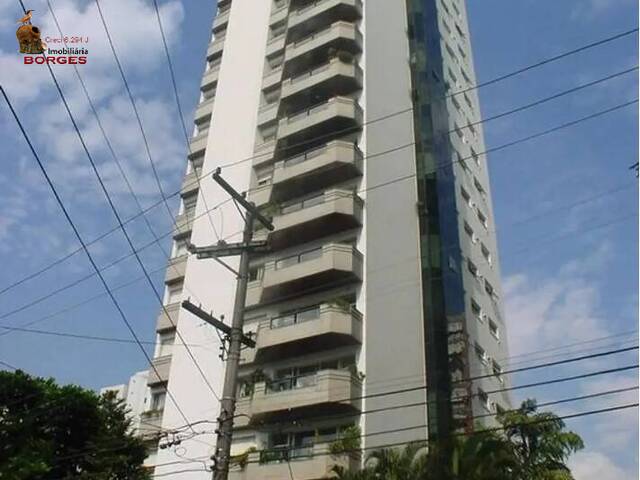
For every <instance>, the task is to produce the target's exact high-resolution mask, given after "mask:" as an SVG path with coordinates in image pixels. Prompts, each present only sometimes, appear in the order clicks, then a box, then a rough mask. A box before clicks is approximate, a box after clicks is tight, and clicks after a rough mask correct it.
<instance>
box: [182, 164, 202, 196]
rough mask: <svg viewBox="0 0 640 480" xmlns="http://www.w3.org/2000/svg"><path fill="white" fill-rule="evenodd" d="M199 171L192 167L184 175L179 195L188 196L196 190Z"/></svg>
mask: <svg viewBox="0 0 640 480" xmlns="http://www.w3.org/2000/svg"><path fill="white" fill-rule="evenodd" d="M200 173H201V172H199V171H197V170H193V169H192V170H191V171H190V172H189V173H187V174H186V175H185V176H184V179H183V180H182V187H181V188H180V195H181V196H182V197H188V196H189V195H191V194H193V193H195V192H197V191H198V189H199V188H200V178H199V177H198V176H199V175H200Z"/></svg>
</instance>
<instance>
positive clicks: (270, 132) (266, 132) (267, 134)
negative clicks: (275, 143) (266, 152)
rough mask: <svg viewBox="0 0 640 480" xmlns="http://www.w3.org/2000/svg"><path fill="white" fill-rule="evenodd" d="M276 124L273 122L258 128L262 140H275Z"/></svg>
mask: <svg viewBox="0 0 640 480" xmlns="http://www.w3.org/2000/svg"><path fill="white" fill-rule="evenodd" d="M276 131H277V126H276V124H275V123H274V124H273V125H269V126H268V127H265V128H263V129H261V130H260V134H261V135H262V141H263V142H269V141H271V140H275V138H276Z"/></svg>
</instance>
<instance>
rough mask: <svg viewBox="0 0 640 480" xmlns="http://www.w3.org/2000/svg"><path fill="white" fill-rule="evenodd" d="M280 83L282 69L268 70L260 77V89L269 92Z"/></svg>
mask: <svg viewBox="0 0 640 480" xmlns="http://www.w3.org/2000/svg"><path fill="white" fill-rule="evenodd" d="M281 81H282V67H279V68H274V69H273V70H269V71H267V72H266V73H264V74H263V75H262V89H263V90H271V89H272V88H273V87H275V86H276V85H277V84H279V83H280V82H281Z"/></svg>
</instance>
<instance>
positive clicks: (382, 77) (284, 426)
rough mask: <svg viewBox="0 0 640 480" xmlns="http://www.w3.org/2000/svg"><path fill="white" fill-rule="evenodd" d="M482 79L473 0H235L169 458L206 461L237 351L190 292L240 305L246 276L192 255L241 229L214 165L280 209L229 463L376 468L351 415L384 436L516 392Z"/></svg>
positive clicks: (174, 380)
mask: <svg viewBox="0 0 640 480" xmlns="http://www.w3.org/2000/svg"><path fill="white" fill-rule="evenodd" d="M475 83H476V80H475V74H474V68H473V59H472V54H471V47H470V37H469V29H468V24H467V18H466V8H465V5H464V2H463V0H315V1H308V0H288V1H287V0H277V1H274V0H221V1H219V2H218V14H217V16H216V18H215V20H214V24H213V35H212V42H211V44H210V45H209V48H208V51H207V62H206V69H205V72H204V75H203V80H202V84H201V102H200V104H199V106H198V108H197V110H196V114H195V125H196V129H195V134H194V137H193V139H192V141H191V147H190V154H189V162H188V164H189V166H188V168H187V172H186V176H185V181H184V183H183V188H182V205H181V210H180V215H179V217H178V219H177V224H178V226H177V228H176V231H175V234H174V247H173V258H172V259H171V260H170V266H169V268H168V269H167V274H166V279H165V283H166V293H165V308H166V313H168V315H167V314H166V313H165V311H163V312H162V313H161V314H160V315H159V317H158V323H157V333H158V347H157V349H156V356H155V359H154V366H155V368H156V370H157V372H158V374H156V373H155V372H150V373H149V376H148V380H147V384H148V388H149V398H150V399H155V400H154V402H155V403H154V405H156V407H158V408H150V407H149V408H148V411H149V412H153V416H154V420H155V421H156V422H157V425H158V426H161V427H162V428H163V429H165V431H173V430H180V431H184V432H189V434H188V435H187V434H186V433H185V440H184V442H182V443H181V445H180V449H175V448H165V449H160V450H158V451H157V452H155V453H153V454H152V455H151V456H150V460H149V464H150V465H155V470H154V471H155V473H156V474H157V475H165V476H167V478H172V479H174V478H175V479H180V480H183V479H185V480H204V479H206V478H209V477H210V475H211V473H210V472H207V471H206V470H205V468H204V464H203V463H201V462H205V464H209V465H210V464H211V462H210V461H209V460H208V459H209V457H210V456H211V455H212V454H213V452H214V448H215V445H214V443H215V434H214V430H215V428H216V423H215V421H216V417H217V415H218V412H219V405H218V401H217V399H216V398H215V396H214V394H213V393H212V391H211V388H210V386H211V387H213V389H214V390H215V391H216V393H217V394H220V393H221V390H222V388H221V386H222V378H223V375H224V364H223V363H222V362H221V361H220V359H219V358H218V353H219V352H218V348H217V345H216V342H217V335H216V334H215V332H214V331H213V330H212V328H211V327H209V326H206V325H204V324H203V323H202V322H201V321H200V320H198V319H197V318H196V317H194V316H193V315H192V314H190V313H189V312H187V311H185V310H184V309H181V308H180V302H181V301H182V300H184V299H186V298H190V299H191V301H192V302H194V303H200V304H201V305H202V307H203V308H205V309H206V310H211V311H212V312H213V314H214V315H216V316H221V315H225V316H226V317H227V318H230V316H231V312H232V306H233V300H234V292H235V281H236V278H235V275H234V274H233V273H232V272H230V271H229V270H227V269H226V268H224V267H223V266H221V265H220V264H218V263H216V262H215V261H213V260H198V259H196V258H195V257H194V256H189V255H187V254H186V244H187V242H190V243H192V244H195V245H197V246H203V245H210V244H213V243H215V242H216V241H218V240H219V239H225V240H227V241H234V240H235V241H237V240H238V239H239V237H240V235H239V233H240V232H241V230H242V226H243V225H242V219H241V218H240V216H239V215H238V213H237V211H236V209H235V207H234V206H233V204H232V203H231V202H228V201H227V200H228V197H227V196H226V194H225V193H224V191H223V190H222V189H220V188H219V187H218V186H217V185H216V184H215V182H213V181H212V180H211V178H210V175H209V174H210V173H211V172H213V171H214V170H215V169H216V168H217V167H222V176H223V177H224V178H225V179H226V180H227V181H228V182H229V183H230V184H231V185H233V186H234V187H235V188H236V189H237V190H238V191H245V192H247V194H248V198H249V200H251V201H252V202H255V204H256V205H257V206H258V207H260V208H261V209H262V210H263V212H264V213H265V214H267V215H269V216H271V217H273V223H274V225H275V230H274V231H273V232H271V233H268V234H267V233H266V232H265V231H264V230H262V231H258V232H256V237H257V238H266V239H267V240H268V241H269V243H270V246H271V251H270V252H269V253H268V254H265V255H255V256H254V257H253V259H252V261H251V272H250V283H249V288H248V294H247V301H246V307H247V310H246V315H245V319H244V320H245V330H246V331H247V332H252V334H253V335H254V338H255V340H256V343H257V345H256V348H255V349H251V350H250V349H245V350H243V357H242V362H241V370H240V386H239V390H238V395H239V398H238V404H237V412H236V414H237V417H236V420H235V433H234V447H233V452H232V453H233V455H236V456H237V457H236V460H237V461H236V462H235V464H234V467H233V469H232V475H231V478H234V479H238V480H240V479H243V480H245V479H246V480H253V479H268V478H273V479H276V478H278V479H282V478H289V477H290V472H289V468H290V467H291V469H292V472H293V475H294V478H296V479H297V480H312V479H320V478H323V477H324V476H325V475H327V474H328V472H329V470H330V468H331V467H332V466H333V465H336V464H338V465H342V466H344V467H347V468H358V467H359V465H360V462H361V458H360V457H359V456H358V455H357V454H355V453H345V454H342V455H337V456H336V455H329V454H328V452H329V447H330V445H331V443H332V442H333V441H334V440H335V439H336V438H338V437H339V435H340V432H341V431H343V430H344V429H345V428H347V427H350V426H357V427H359V429H360V432H361V433H362V435H363V437H362V447H363V448H365V449H370V448H377V447H381V446H385V445H397V444H401V443H403V442H408V441H412V440H424V439H427V438H432V439H435V438H438V436H441V435H446V434H447V432H450V431H453V430H464V429H471V428H473V425H474V424H475V423H476V421H477V419H476V418H474V417H479V416H482V417H483V418H484V421H487V416H486V415H487V414H491V413H496V412H497V411H498V410H499V409H500V408H507V407H508V406H509V398H508V396H507V395H506V394H504V393H503V392H499V390H501V389H503V388H504V385H505V384H504V379H503V378H502V365H501V361H502V360H503V359H505V358H506V357H507V355H508V353H507V345H506V331H505V328H506V327H505V324H504V319H503V316H502V313H501V306H500V296H501V287H500V275H499V265H498V254H497V244H496V238H495V233H494V232H495V226H494V223H493V209H492V205H491V196H490V188H489V176H488V171H487V165H486V157H485V156H483V152H484V151H485V146H484V143H483V132H482V126H481V125H479V124H477V122H478V121H479V120H480V118H481V117H480V107H479V102H478V98H477V92H476V91H475V90H474V89H473V88H471V87H473V86H474V85H475ZM196 176H198V177H201V179H200V181H196ZM228 261H229V263H230V265H231V266H232V267H237V261H234V260H233V259H228ZM176 331H177V332H178V333H179V335H177V333H176ZM183 341H184V343H186V344H187V345H188V346H189V348H186V347H184V346H183V345H182V342H183ZM196 363H197V367H198V368H197V367H196ZM203 375H204V377H206V378H207V380H208V382H209V384H210V386H209V385H207V383H205V381H204V379H203ZM479 376H481V377H483V378H481V379H478V380H473V378H474V377H479ZM167 389H168V390H169V391H170V392H171V395H172V396H173V398H174V399H175V402H173V401H172V400H171V399H170V398H167V395H166V390H167ZM399 390H400V391H399ZM489 392H494V393H489ZM176 405H178V406H179V408H178V407H177V406H176ZM408 405H410V406H408ZM160 407H161V408H160ZM185 417H186V420H187V421H188V422H189V423H191V424H195V425H197V426H194V428H193V429H192V430H189V429H186V428H185V427H186V423H185V422H186V420H185ZM489 421H490V417H489Z"/></svg>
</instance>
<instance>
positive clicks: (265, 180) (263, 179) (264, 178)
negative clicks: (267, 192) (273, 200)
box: [258, 173, 271, 187]
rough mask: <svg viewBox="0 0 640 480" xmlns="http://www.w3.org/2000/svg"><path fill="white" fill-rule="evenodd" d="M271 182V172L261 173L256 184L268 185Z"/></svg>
mask: <svg viewBox="0 0 640 480" xmlns="http://www.w3.org/2000/svg"><path fill="white" fill-rule="evenodd" d="M270 183H271V173H263V174H262V175H258V186H259V187H264V186H265V185H269V184H270Z"/></svg>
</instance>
